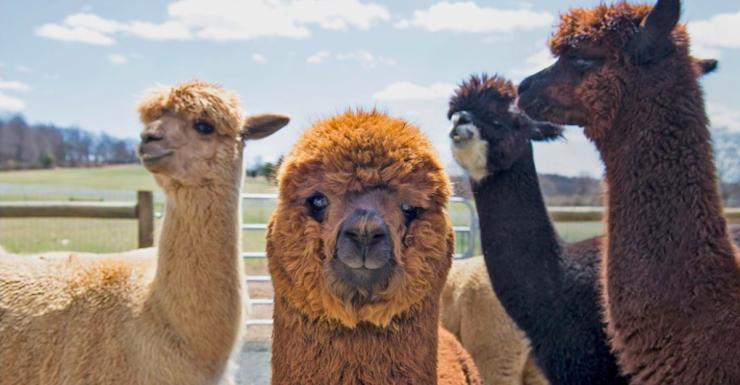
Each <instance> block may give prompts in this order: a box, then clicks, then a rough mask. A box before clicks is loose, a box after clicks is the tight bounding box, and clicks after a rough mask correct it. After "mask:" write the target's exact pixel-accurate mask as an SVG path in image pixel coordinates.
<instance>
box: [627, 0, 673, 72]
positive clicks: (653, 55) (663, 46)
mask: <svg viewBox="0 0 740 385" xmlns="http://www.w3.org/2000/svg"><path fill="white" fill-rule="evenodd" d="M680 17H681V0H658V3H657V4H655V7H653V10H652V11H650V14H649V15H648V16H647V18H646V19H645V21H644V24H643V26H642V27H640V31H639V32H637V34H635V36H634V37H632V39H630V41H629V43H627V47H626V50H627V53H629V54H630V55H631V56H632V59H633V60H634V62H635V63H636V64H647V63H650V62H653V61H655V60H658V59H661V58H663V57H665V56H666V55H668V54H669V53H670V52H671V50H672V48H673V45H672V43H671V40H670V36H671V32H672V31H673V28H675V27H676V24H678V19H679V18H680Z"/></svg>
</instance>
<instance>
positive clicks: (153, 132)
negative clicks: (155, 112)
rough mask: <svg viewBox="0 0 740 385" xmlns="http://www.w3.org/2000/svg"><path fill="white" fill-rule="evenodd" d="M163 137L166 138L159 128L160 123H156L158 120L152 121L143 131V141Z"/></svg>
mask: <svg viewBox="0 0 740 385" xmlns="http://www.w3.org/2000/svg"><path fill="white" fill-rule="evenodd" d="M162 139H164V135H163V134H162V132H161V131H160V130H159V124H156V122H154V123H150V124H149V125H147V126H146V128H144V131H142V132H141V142H142V143H149V142H156V141H159V140H162Z"/></svg>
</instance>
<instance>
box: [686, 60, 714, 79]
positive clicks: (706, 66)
mask: <svg viewBox="0 0 740 385" xmlns="http://www.w3.org/2000/svg"><path fill="white" fill-rule="evenodd" d="M692 60H693V62H694V65H695V66H696V68H697V70H698V72H699V75H700V76H701V75H706V74H711V73H712V72H714V71H715V70H717V67H718V66H719V62H718V61H717V59H695V58H692Z"/></svg>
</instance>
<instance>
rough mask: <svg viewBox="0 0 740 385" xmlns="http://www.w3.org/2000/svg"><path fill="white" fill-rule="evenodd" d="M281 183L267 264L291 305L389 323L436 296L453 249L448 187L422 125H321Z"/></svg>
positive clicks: (353, 119)
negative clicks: (418, 126) (420, 126)
mask: <svg viewBox="0 0 740 385" xmlns="http://www.w3.org/2000/svg"><path fill="white" fill-rule="evenodd" d="M278 180H279V185H280V187H279V189H280V198H279V201H278V207H277V210H276V212H275V214H274V215H273V217H272V220H271V224H270V230H269V234H268V246H267V250H268V260H269V263H270V271H271V274H272V276H273V281H274V284H275V291H276V295H277V296H280V297H282V298H285V300H286V301H287V302H288V304H289V305H290V306H291V307H292V308H294V309H297V310H298V311H300V312H302V313H303V314H304V315H306V316H307V317H309V318H310V319H314V320H321V321H328V322H334V323H336V322H338V323H339V324H341V325H343V326H345V327H355V326H356V325H357V324H358V323H362V322H366V323H370V324H374V325H378V326H387V325H390V324H392V323H393V321H394V318H395V317H396V316H398V315H400V314H402V313H404V314H410V313H412V312H414V311H416V310H417V309H418V308H419V306H420V305H421V304H422V303H423V302H424V301H425V300H426V301H427V303H428V300H429V298H435V299H436V298H437V297H438V296H439V293H440V291H441V287H442V285H443V283H444V280H445V277H446V275H447V271H448V269H449V266H450V264H451V260H452V254H453V249H454V241H453V239H454V236H453V232H452V227H451V225H450V222H449V220H448V217H447V211H446V206H447V200H448V197H449V195H450V185H449V181H448V179H447V176H446V175H445V172H444V170H443V167H442V164H441V163H440V161H439V160H438V159H437V155H436V153H435V151H434V149H433V147H432V145H431V144H430V142H429V141H428V140H427V139H426V138H425V137H424V136H423V135H422V134H421V132H420V131H419V130H418V129H417V128H416V127H414V126H412V125H411V124H409V123H407V122H405V121H403V120H400V119H394V118H391V117H389V116H387V115H385V114H383V113H380V112H375V111H373V112H363V111H356V112H347V113H344V114H341V115H338V116H335V117H332V118H330V119H327V120H324V121H320V122H318V123H316V124H314V125H313V127H311V128H310V129H309V130H308V131H306V133H305V134H304V135H303V136H302V138H301V139H300V140H299V141H298V142H297V143H296V145H295V147H294V148H293V150H292V151H291V153H290V154H289V155H288V157H287V158H286V159H285V161H284V163H283V166H282V167H281V170H280V173H279V177H278Z"/></svg>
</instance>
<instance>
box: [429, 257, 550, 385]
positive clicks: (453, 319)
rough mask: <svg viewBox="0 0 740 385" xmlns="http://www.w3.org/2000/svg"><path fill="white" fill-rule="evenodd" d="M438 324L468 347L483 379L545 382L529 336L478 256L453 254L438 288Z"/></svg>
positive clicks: (502, 383)
mask: <svg viewBox="0 0 740 385" xmlns="http://www.w3.org/2000/svg"><path fill="white" fill-rule="evenodd" d="M440 318H441V321H442V325H443V326H444V327H445V328H446V329H447V330H449V331H450V332H451V333H452V334H454V335H455V337H457V339H458V340H460V342H461V343H462V346H463V347H465V349H466V350H467V351H468V352H469V353H470V355H471V356H472V357H473V360H475V364H476V366H477V367H478V370H479V372H480V374H481V378H482V379H483V381H484V383H485V384H487V385H545V384H547V383H548V382H547V380H546V379H545V378H544V376H543V375H542V373H541V372H540V370H539V368H538V367H537V364H536V363H535V362H534V358H533V357H532V356H531V355H530V347H529V342H528V341H527V339H526V337H525V335H524V333H523V332H522V331H521V330H519V328H517V327H516V325H515V324H514V322H513V321H512V320H511V318H509V315H508V314H507V313H506V310H504V308H503V306H502V305H501V303H500V302H499V300H498V298H497V297H496V294H495V293H494V291H493V288H492V287H491V280H490V278H489V277H488V272H487V271H486V265H485V261H484V260H483V258H482V257H475V258H470V259H463V260H456V261H455V262H454V263H453V264H452V269H451V270H450V274H449V275H448V276H447V283H446V284H445V287H444V289H443V290H442V309H441V317H440Z"/></svg>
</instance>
